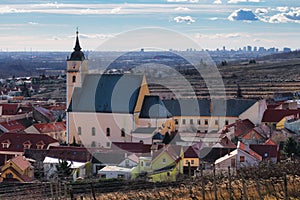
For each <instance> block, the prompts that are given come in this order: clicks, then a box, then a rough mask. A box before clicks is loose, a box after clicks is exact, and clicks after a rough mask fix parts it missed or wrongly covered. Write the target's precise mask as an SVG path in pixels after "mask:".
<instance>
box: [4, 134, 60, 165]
mask: <svg viewBox="0 0 300 200" xmlns="http://www.w3.org/2000/svg"><path fill="white" fill-rule="evenodd" d="M58 145H59V143H58V141H57V140H55V139H53V138H51V137H50V136H48V135H45V134H40V135H39V136H38V137H37V135H36V134H25V133H12V132H10V133H3V134H2V135H0V165H3V164H4V163H5V162H6V161H7V160H9V159H11V158H13V157H16V156H19V155H23V154H24V150H25V149H40V150H44V149H48V148H49V147H50V146H58Z"/></svg>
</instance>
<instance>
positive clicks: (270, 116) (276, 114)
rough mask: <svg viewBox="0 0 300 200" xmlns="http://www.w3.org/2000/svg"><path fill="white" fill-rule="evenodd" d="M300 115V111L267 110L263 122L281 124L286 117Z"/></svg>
mask: <svg viewBox="0 0 300 200" xmlns="http://www.w3.org/2000/svg"><path fill="white" fill-rule="evenodd" d="M297 114H300V109H298V110H277V109H276V110H273V109H267V110H265V112H264V115H263V118H262V122H279V121H280V120H282V119H283V118H284V117H286V116H290V115H297Z"/></svg>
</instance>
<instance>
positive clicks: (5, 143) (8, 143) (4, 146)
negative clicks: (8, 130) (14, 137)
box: [2, 140, 10, 149]
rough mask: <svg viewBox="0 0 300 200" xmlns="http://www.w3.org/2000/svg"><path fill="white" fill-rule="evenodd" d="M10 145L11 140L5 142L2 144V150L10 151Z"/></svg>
mask: <svg viewBox="0 0 300 200" xmlns="http://www.w3.org/2000/svg"><path fill="white" fill-rule="evenodd" d="M9 145H10V141H9V140H5V141H3V142H2V148H3V149H8V148H9Z"/></svg>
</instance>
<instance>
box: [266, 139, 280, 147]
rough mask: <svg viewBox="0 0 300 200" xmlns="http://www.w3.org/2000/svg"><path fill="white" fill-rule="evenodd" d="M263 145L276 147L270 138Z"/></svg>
mask: <svg viewBox="0 0 300 200" xmlns="http://www.w3.org/2000/svg"><path fill="white" fill-rule="evenodd" d="M264 145H276V146H277V144H276V143H275V142H274V141H273V140H272V139H271V138H270V139H268V140H267V141H266V142H265V143H264Z"/></svg>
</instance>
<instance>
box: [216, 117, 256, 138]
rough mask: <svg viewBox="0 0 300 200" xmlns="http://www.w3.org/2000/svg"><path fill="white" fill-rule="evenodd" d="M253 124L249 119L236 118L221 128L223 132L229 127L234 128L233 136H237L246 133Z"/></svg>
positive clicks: (227, 130)
mask: <svg viewBox="0 0 300 200" xmlns="http://www.w3.org/2000/svg"><path fill="white" fill-rule="evenodd" d="M254 127H255V125H254V124H253V123H252V122H251V121H250V120H249V119H243V120H237V121H236V122H234V123H232V124H229V125H227V126H225V127H224V128H223V130H222V132H223V133H227V132H229V129H231V128H234V130H233V133H234V136H235V137H239V136H241V135H243V134H246V133H248V132H249V131H250V130H251V129H253V128H254Z"/></svg>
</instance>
